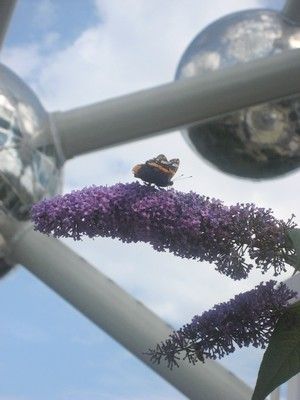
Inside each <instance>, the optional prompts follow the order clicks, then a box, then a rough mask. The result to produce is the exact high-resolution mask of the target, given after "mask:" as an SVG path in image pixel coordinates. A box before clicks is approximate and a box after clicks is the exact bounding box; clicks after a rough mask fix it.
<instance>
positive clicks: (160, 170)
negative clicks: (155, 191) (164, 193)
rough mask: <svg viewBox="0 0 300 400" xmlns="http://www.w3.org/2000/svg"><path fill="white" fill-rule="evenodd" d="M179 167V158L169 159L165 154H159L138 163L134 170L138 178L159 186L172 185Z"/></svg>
mask: <svg viewBox="0 0 300 400" xmlns="http://www.w3.org/2000/svg"><path fill="white" fill-rule="evenodd" d="M178 167H179V159H178V158H173V159H172V160H170V161H168V159H167V157H166V156H165V155H164V154H159V155H158V156H157V157H155V158H151V159H150V160H148V161H146V162H145V163H144V164H137V165H135V166H134V167H133V169H132V172H133V175H134V176H135V177H136V178H139V179H142V180H143V181H144V182H147V183H154V184H155V185H156V186H158V187H165V186H172V185H173V181H172V180H171V179H172V178H173V176H174V175H175V174H176V172H177V170H178Z"/></svg>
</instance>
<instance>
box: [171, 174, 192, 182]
mask: <svg viewBox="0 0 300 400" xmlns="http://www.w3.org/2000/svg"><path fill="white" fill-rule="evenodd" d="M192 177H193V175H190V176H184V175H183V174H181V175H179V176H177V177H176V178H174V179H173V182H176V181H182V180H183V179H188V178H192Z"/></svg>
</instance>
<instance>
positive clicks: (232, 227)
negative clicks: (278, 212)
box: [31, 182, 295, 280]
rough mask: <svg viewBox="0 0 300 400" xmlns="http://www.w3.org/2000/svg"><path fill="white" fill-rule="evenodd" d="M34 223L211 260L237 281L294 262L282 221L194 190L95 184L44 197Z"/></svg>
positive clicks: (287, 225) (64, 233) (52, 230)
mask: <svg viewBox="0 0 300 400" xmlns="http://www.w3.org/2000/svg"><path fill="white" fill-rule="evenodd" d="M31 215H32V220H33V222H34V225H35V229H36V230H38V231H40V232H43V233H46V234H52V235H54V236H55V237H71V238H73V239H75V240H79V239H81V238H82V236H83V235H87V236H88V237H96V236H102V237H111V238H117V239H119V240H122V241H123V242H126V243H130V242H140V241H141V242H146V243H150V245H151V246H152V247H153V248H154V249H155V250H157V251H169V252H171V253H173V254H175V255H176V256H179V257H183V258H188V259H195V260H198V261H207V262H209V263H214V264H215V267H216V269H217V271H219V272H220V273H222V274H225V275H227V276H229V277H231V278H232V279H235V280H238V279H243V278H246V277H247V276H248V274H249V271H250V270H251V269H252V268H253V266H256V267H257V268H260V269H261V271H262V273H264V272H266V271H267V270H269V269H270V268H273V270H274V275H275V276H277V275H278V274H280V273H281V272H282V271H285V270H286V265H287V264H293V260H294V257H295V251H294V249H293V246H292V243H291V241H290V239H289V237H288V236H287V232H288V230H289V229H291V228H293V227H295V224H294V222H293V217H292V218H291V219H290V220H288V221H287V222H284V221H282V220H278V219H276V218H275V217H274V216H273V214H272V211H271V210H270V209H264V208H259V207H256V206H255V205H254V204H251V203H247V204H241V203H238V204H236V205H233V206H225V205H224V204H223V203H222V202H221V201H220V200H216V199H214V198H209V197H206V196H201V195H199V194H197V193H194V192H189V193H182V192H179V191H176V190H174V189H169V190H164V189H158V188H156V187H154V186H147V185H143V184H139V183H137V182H133V183H127V184H121V183H119V184H116V185H113V186H99V187H97V186H91V187H87V188H84V189H82V190H77V191H73V192H71V193H69V194H65V195H63V196H56V197H54V198H52V199H48V200H43V201H41V202H39V203H37V204H36V205H34V206H33V208H32V214H31Z"/></svg>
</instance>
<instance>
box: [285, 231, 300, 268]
mask: <svg viewBox="0 0 300 400" xmlns="http://www.w3.org/2000/svg"><path fill="white" fill-rule="evenodd" d="M288 236H289V238H290V239H291V241H292V242H293V247H294V249H295V250H296V262H295V264H294V265H293V267H294V268H295V269H296V270H298V271H300V229H291V230H290V231H289V232H288Z"/></svg>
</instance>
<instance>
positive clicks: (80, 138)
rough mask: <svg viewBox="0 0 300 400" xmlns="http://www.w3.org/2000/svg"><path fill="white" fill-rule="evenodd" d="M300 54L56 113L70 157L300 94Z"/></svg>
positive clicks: (266, 60) (285, 55)
mask: <svg viewBox="0 0 300 400" xmlns="http://www.w3.org/2000/svg"><path fill="white" fill-rule="evenodd" d="M299 74H300V50H294V51H291V52H284V53H281V54H278V55H275V56H274V57H272V58H271V57H268V58H263V59H259V60H255V61H251V62H249V63H246V64H239V65H235V66H232V67H231V68H224V69H222V70H219V71H215V72H213V73H209V74H204V75H203V76H197V77H194V78H190V79H183V80H180V81H176V82H172V83H167V84H165V85H162V86H159V87H155V88H153V89H147V90H143V91H141V92H137V93H133V94H129V95H126V96H122V97H118V98H115V99H111V100H107V101H103V102H99V103H96V104H92V105H89V106H85V107H79V108H77V109H73V110H69V111H64V112H56V113H53V114H52V118H53V121H54V123H55V125H56V127H57V132H58V134H59V137H60V139H61V143H62V148H63V153H64V155H65V157H66V158H67V159H69V158H71V157H74V156H76V155H78V154H83V153H86V152H89V151H95V150H98V149H101V148H104V147H108V146H112V145H117V144H120V143H124V142H127V141H130V140H136V139H141V138H144V137H147V136H148V137H149V136H150V135H153V134H158V133H161V132H166V131H170V130H174V129H177V128H180V127H181V128H182V127H186V126H192V125H197V124H199V122H204V121H207V120H209V119H212V118H216V117H218V116H220V115H222V114H223V115H224V114H226V113H231V112H233V111H236V110H240V109H241V108H243V107H248V106H252V105H254V104H257V103H259V102H264V101H270V100H274V99H278V98H282V97H285V96H289V95H293V94H297V93H300V80H299Z"/></svg>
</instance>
